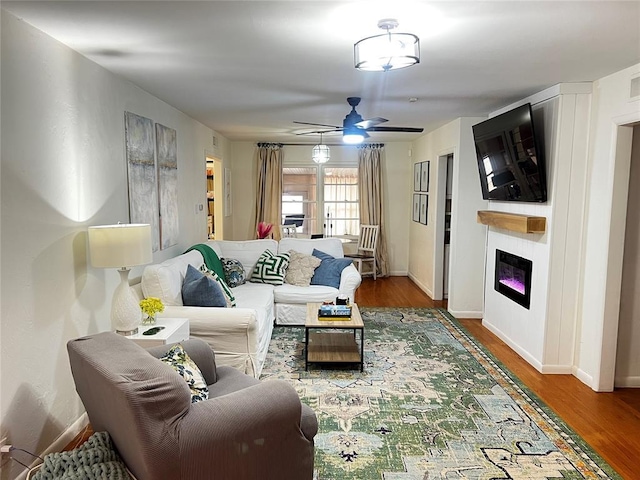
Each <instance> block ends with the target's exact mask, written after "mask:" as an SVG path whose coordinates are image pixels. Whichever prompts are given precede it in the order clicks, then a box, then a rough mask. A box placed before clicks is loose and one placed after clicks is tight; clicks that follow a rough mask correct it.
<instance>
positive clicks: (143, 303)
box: [140, 297, 164, 324]
mask: <svg viewBox="0 0 640 480" xmlns="http://www.w3.org/2000/svg"><path fill="white" fill-rule="evenodd" d="M140 309H141V310H142V312H143V313H144V314H145V315H146V318H145V319H144V320H143V322H142V323H145V324H146V323H155V318H156V313H159V312H163V311H164V304H163V303H162V300H160V299H159V298H157V297H147V298H145V299H143V300H140Z"/></svg>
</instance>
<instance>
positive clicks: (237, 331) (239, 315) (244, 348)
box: [161, 306, 258, 375]
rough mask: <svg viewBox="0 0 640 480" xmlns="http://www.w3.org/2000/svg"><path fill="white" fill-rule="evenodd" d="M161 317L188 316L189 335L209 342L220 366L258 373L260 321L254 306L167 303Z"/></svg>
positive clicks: (251, 373) (252, 373)
mask: <svg viewBox="0 0 640 480" xmlns="http://www.w3.org/2000/svg"><path fill="white" fill-rule="evenodd" d="M161 316H163V317H175V318H188V319H189V336H190V337H195V338H199V339H201V340H204V341H205V342H207V343H208V344H209V346H210V347H211V348H212V349H213V351H214V353H215V356H216V364H217V365H228V366H231V367H235V368H238V369H239V370H240V371H241V372H244V373H247V374H249V375H255V372H256V356H257V352H258V322H257V319H256V312H255V310H254V309H251V308H221V307H185V306H167V307H165V309H164V312H163V313H162V314H161Z"/></svg>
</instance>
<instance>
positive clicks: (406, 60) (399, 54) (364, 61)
mask: <svg viewBox="0 0 640 480" xmlns="http://www.w3.org/2000/svg"><path fill="white" fill-rule="evenodd" d="M397 26H398V21H397V20H396V19H394V18H385V19H383V20H380V21H379V22H378V27H379V28H381V29H382V30H385V31H386V33H383V34H381V35H375V36H373V37H367V38H363V39H362V40H360V41H359V42H358V43H356V44H355V45H354V59H355V67H356V68H357V69H358V70H366V71H370V72H386V71H388V70H397V69H399V68H404V67H410V66H411V65H415V64H416V63H420V39H419V38H418V37H417V36H415V35H413V34H412V33H391V30H393V29H394V28H396V27H397Z"/></svg>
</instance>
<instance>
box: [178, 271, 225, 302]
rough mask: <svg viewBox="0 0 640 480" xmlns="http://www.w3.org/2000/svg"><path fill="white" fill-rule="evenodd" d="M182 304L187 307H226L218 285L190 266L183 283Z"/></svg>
mask: <svg viewBox="0 0 640 480" xmlns="http://www.w3.org/2000/svg"><path fill="white" fill-rule="evenodd" d="M182 304H183V305H184V306H186V307H226V306H227V302H226V300H225V298H224V293H223V292H222V289H221V288H220V286H219V285H218V283H217V282H216V281H215V280H213V279H212V278H209V277H208V276H206V275H203V274H202V273H201V272H200V271H198V269H197V268H194V267H192V266H191V265H189V266H188V267H187V273H186V275H185V276H184V281H183V282H182Z"/></svg>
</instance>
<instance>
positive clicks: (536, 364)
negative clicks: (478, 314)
mask: <svg viewBox="0 0 640 480" xmlns="http://www.w3.org/2000/svg"><path fill="white" fill-rule="evenodd" d="M482 325H483V326H484V327H486V328H487V329H488V330H489V331H490V332H491V333H493V334H494V335H495V336H496V337H498V338H499V339H500V340H502V341H503V342H504V343H506V344H507V345H508V346H509V347H510V348H511V350H513V351H514V352H516V353H517V354H518V355H520V356H521V357H522V358H523V359H524V360H525V361H526V362H527V363H528V364H529V365H531V366H532V367H533V368H535V369H536V370H537V371H539V372H540V373H542V364H541V363H540V362H539V361H538V360H536V359H535V358H533V357H532V356H531V354H530V353H529V352H527V351H526V350H524V349H523V348H521V347H520V346H518V345H516V344H515V342H513V341H512V340H511V339H510V338H509V337H508V336H506V335H505V334H504V333H502V332H501V331H500V330H498V329H497V328H496V327H495V326H494V325H492V324H491V323H489V322H487V321H486V320H482Z"/></svg>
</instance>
